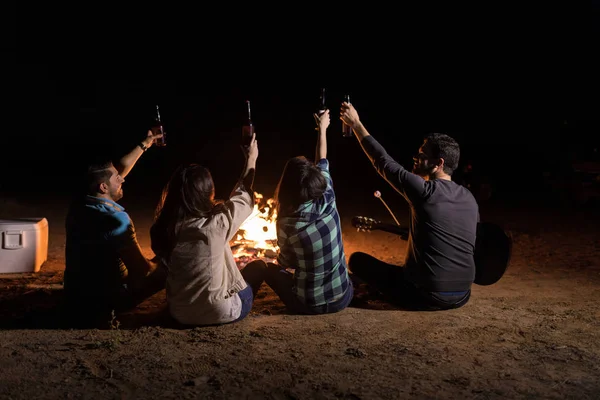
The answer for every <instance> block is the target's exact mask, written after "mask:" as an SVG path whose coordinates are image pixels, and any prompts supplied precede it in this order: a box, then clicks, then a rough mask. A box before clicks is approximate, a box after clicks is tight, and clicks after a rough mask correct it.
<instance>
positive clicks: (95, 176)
mask: <svg viewBox="0 0 600 400" xmlns="http://www.w3.org/2000/svg"><path fill="white" fill-rule="evenodd" d="M111 167H114V165H113V163H112V161H110V160H100V161H94V162H92V163H90V164H88V166H87V179H86V185H85V190H86V193H87V194H96V193H98V186H99V185H100V184H101V183H107V182H108V181H109V180H110V178H111V177H112V174H113V171H111Z"/></svg>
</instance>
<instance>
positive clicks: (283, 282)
mask: <svg viewBox="0 0 600 400" xmlns="http://www.w3.org/2000/svg"><path fill="white" fill-rule="evenodd" d="M267 265H268V266H267V270H266V275H265V282H266V283H267V284H268V285H269V286H270V287H271V289H273V291H274V292H275V293H277V295H278V296H279V298H280V299H281V301H282V302H283V304H285V307H286V308H287V309H288V311H290V312H292V313H296V314H313V315H314V314H331V313H336V312H338V311H341V310H343V309H344V308H346V307H348V305H349V304H350V302H351V301H352V297H353V296H354V287H353V286H352V282H351V281H348V284H349V286H348V288H347V289H346V293H344V296H343V297H342V298H341V299H339V300H337V301H335V302H333V303H328V304H324V305H320V306H308V305H306V304H304V303H303V302H302V301H301V300H300V299H299V298H298V297H297V296H296V295H295V294H294V292H293V290H292V289H293V286H294V275H293V274H292V273H291V272H289V271H287V270H286V269H284V268H282V267H281V266H279V265H277V264H273V263H268V264H267Z"/></svg>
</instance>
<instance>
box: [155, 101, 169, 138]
mask: <svg viewBox="0 0 600 400" xmlns="http://www.w3.org/2000/svg"><path fill="white" fill-rule="evenodd" d="M152 133H154V134H155V135H157V134H159V133H162V135H163V136H162V137H160V138H157V139H154V144H155V145H157V146H159V147H163V146H166V145H167V141H166V136H167V135H166V134H165V130H164V128H163V123H162V120H161V119H160V111H159V109H158V105H156V115H155V116H154V123H153V124H152Z"/></svg>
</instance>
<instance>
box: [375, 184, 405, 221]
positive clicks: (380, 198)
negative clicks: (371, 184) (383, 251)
mask: <svg viewBox="0 0 600 400" xmlns="http://www.w3.org/2000/svg"><path fill="white" fill-rule="evenodd" d="M374 196H375V197H377V198H378V199H379V200H381V202H382V203H383V205H384V206H385V208H387V210H388V211H389V212H390V214H392V218H394V221H396V225H398V226H400V222H398V220H397V219H396V216H395V215H394V213H393V212H392V210H391V209H390V208H389V207H388V205H387V204H386V203H385V201H384V200H383V198H382V197H381V192H380V191H379V190H376V191H375V193H374Z"/></svg>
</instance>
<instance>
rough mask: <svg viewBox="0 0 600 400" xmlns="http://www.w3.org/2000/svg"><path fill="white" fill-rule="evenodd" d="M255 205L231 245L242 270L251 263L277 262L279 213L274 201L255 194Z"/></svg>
mask: <svg viewBox="0 0 600 400" xmlns="http://www.w3.org/2000/svg"><path fill="white" fill-rule="evenodd" d="M254 197H255V199H256V200H255V203H254V210H253V211H252V214H250V216H249V217H248V218H247V219H246V221H244V223H243V224H242V226H240V229H239V230H238V231H237V233H236V236H235V238H234V239H233V240H231V242H230V243H229V244H230V246H231V250H232V251H233V257H234V258H235V262H236V264H237V266H238V268H240V269H242V268H244V267H245V266H246V264H248V263H249V262H251V261H254V260H256V259H262V260H265V261H267V262H275V260H276V258H277V253H278V252H279V247H278V246H277V231H276V228H275V221H277V211H276V210H275V204H274V203H275V201H274V200H273V199H266V200H265V199H264V197H263V195H262V194H260V193H256V192H255V193H254Z"/></svg>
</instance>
